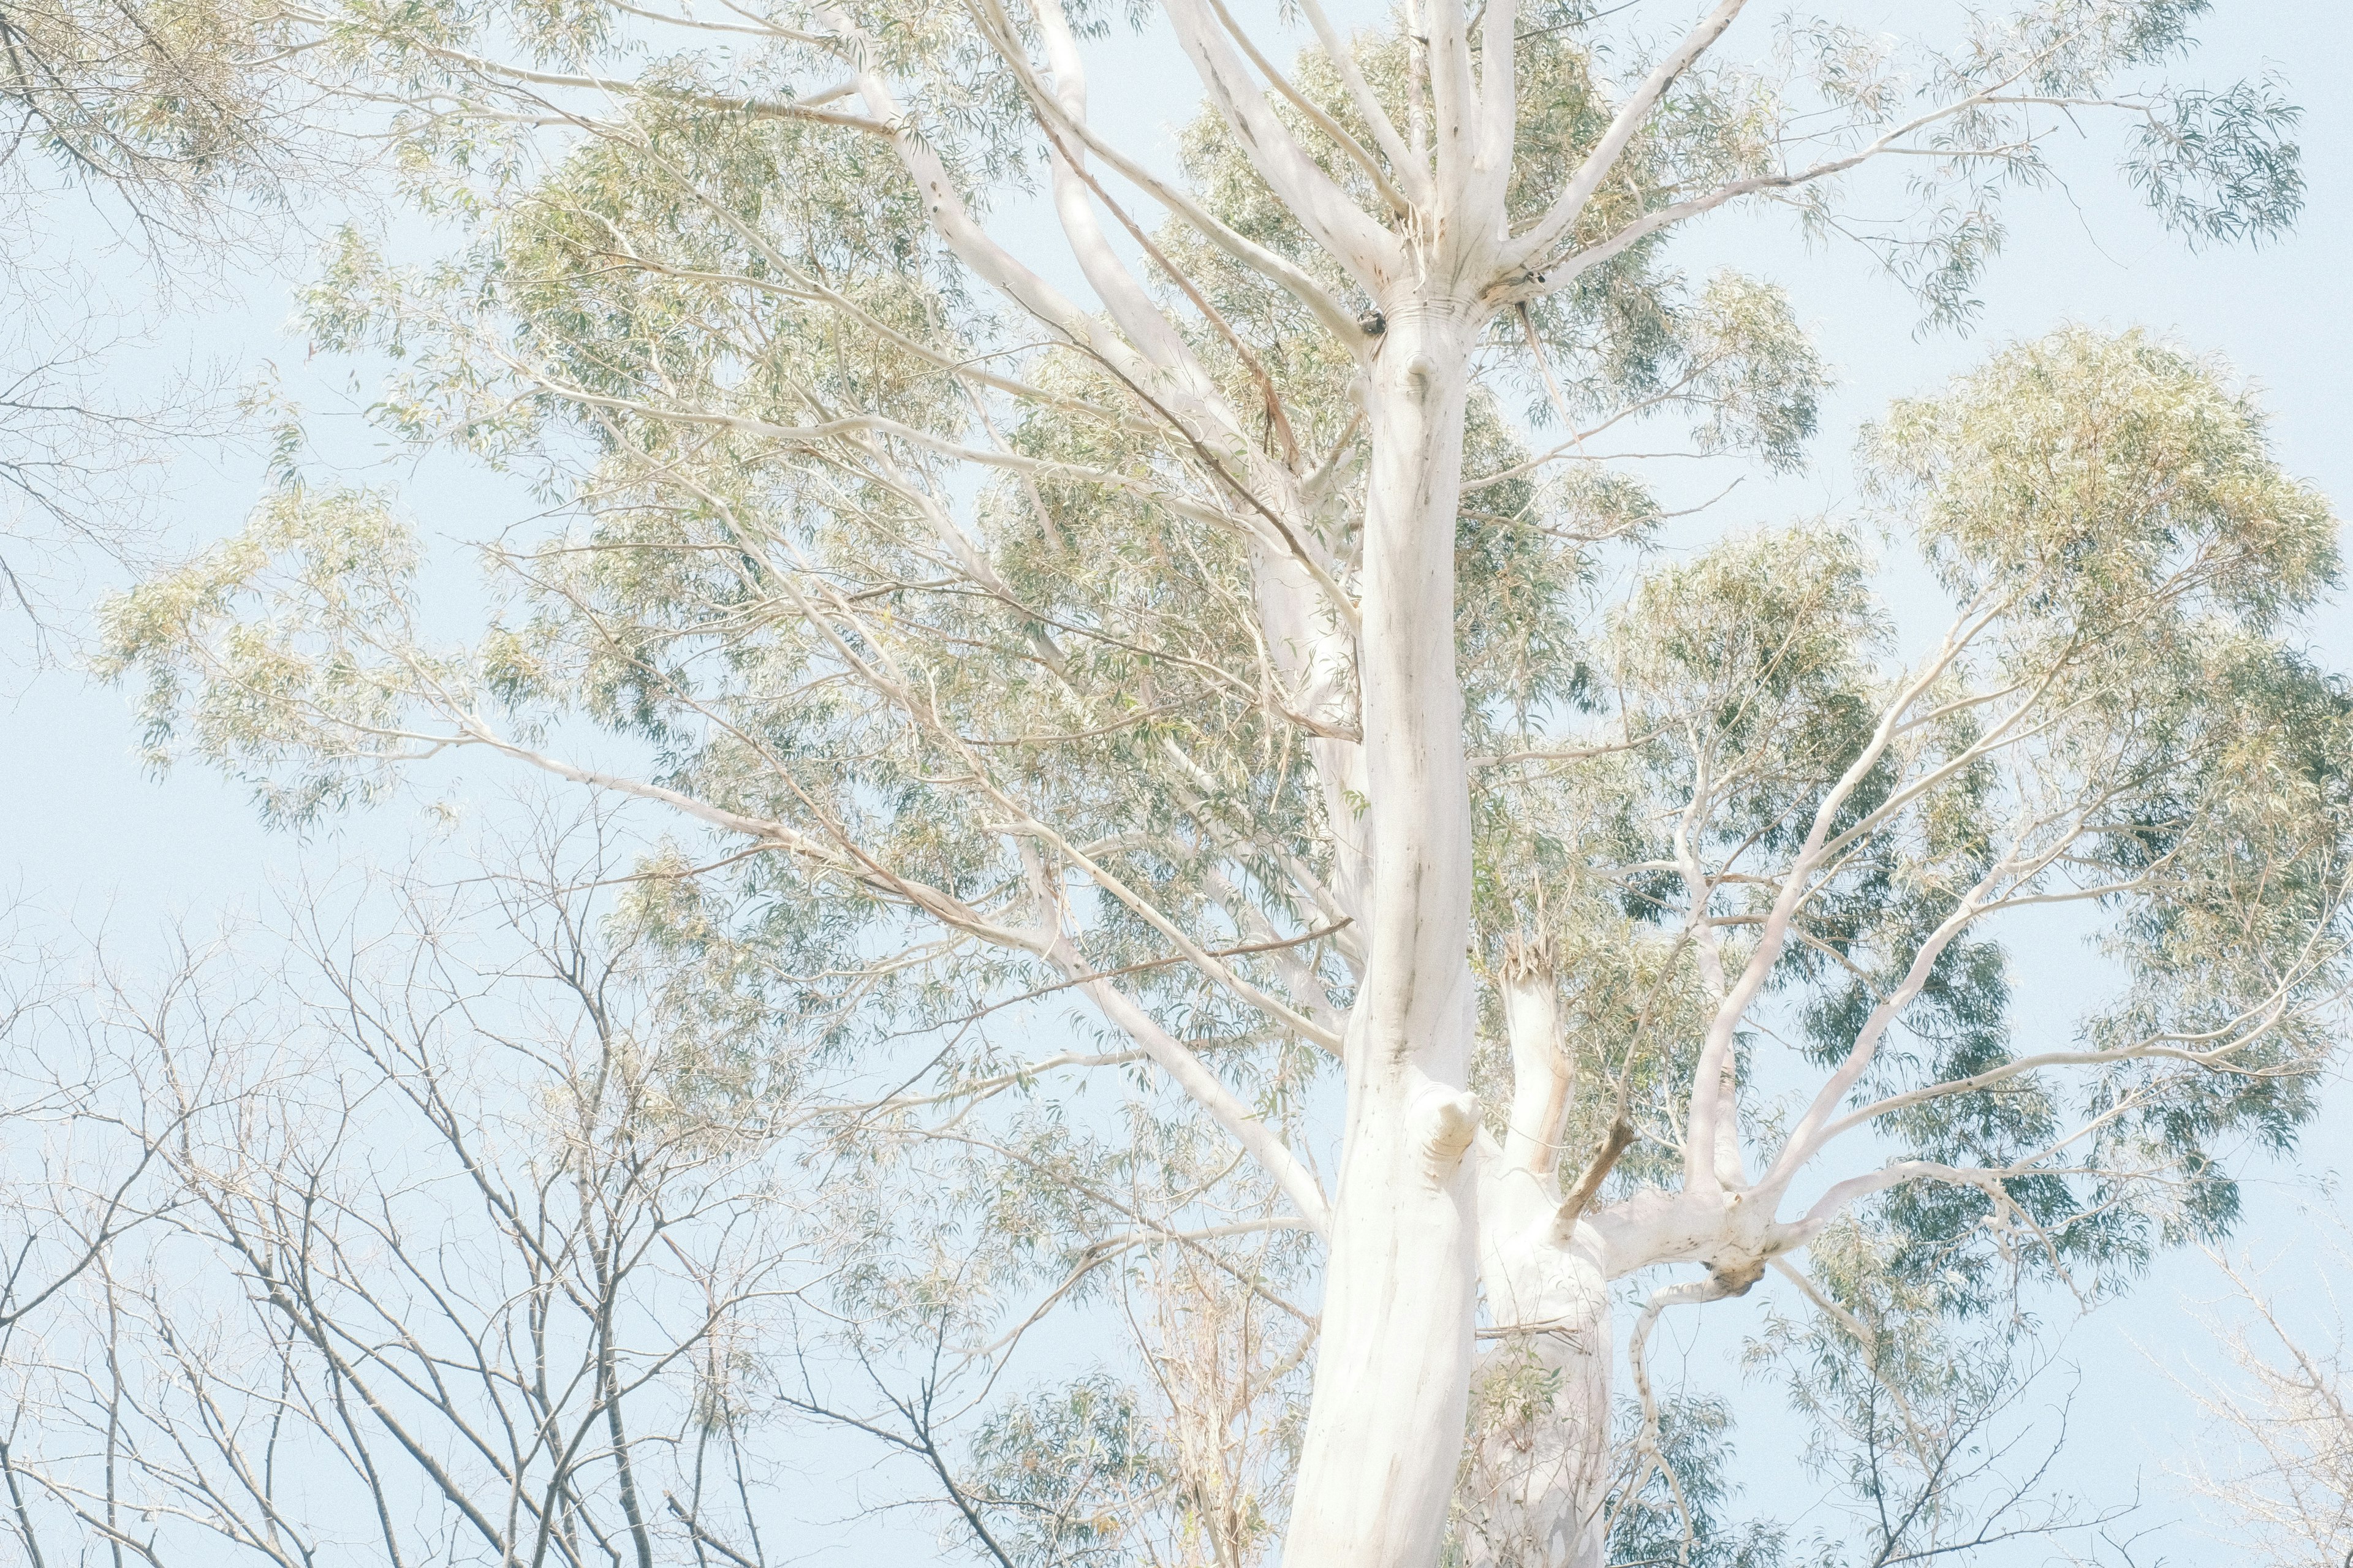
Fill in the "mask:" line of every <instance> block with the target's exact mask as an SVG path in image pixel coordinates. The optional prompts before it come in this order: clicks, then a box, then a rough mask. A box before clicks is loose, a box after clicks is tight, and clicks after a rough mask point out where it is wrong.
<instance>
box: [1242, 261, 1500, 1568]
mask: <svg viewBox="0 0 2353 1568" xmlns="http://www.w3.org/2000/svg"><path fill="white" fill-rule="evenodd" d="M1475 335H1476V324H1475V321H1474V319H1473V317H1472V313H1471V312H1470V311H1468V310H1448V309H1444V308H1440V307H1431V306H1423V305H1412V306H1402V307H1398V308H1396V309H1394V310H1391V312H1390V314H1389V318H1388V325H1387V331H1386V333H1385V334H1384V336H1383V338H1382V339H1381V342H1380V348H1379V353H1377V355H1376V356H1375V358H1374V362H1373V366H1372V370H1371V373H1370V375H1369V378H1368V384H1367V387H1366V405H1367V406H1366V422H1367V430H1368V434H1369V436H1370V437H1371V443H1372V468H1371V473H1370V477H1369V493H1368V495H1367V499H1366V512H1365V553H1364V575H1363V580H1362V581H1363V605H1362V608H1363V644H1362V648H1361V653H1360V662H1359V666H1358V668H1359V669H1360V670H1361V672H1362V677H1361V679H1362V700H1363V726H1364V747H1365V776H1366V786H1367V788H1366V793H1367V795H1368V800H1367V803H1366V810H1365V820H1364V827H1365V828H1366V837H1367V838H1368V840H1369V847H1370V849H1371V853H1372V888H1371V893H1372V896H1371V899H1370V900H1369V903H1370V909H1369V915H1370V920H1369V924H1370V928H1371V929H1370V935H1369V941H1368V943H1367V953H1366V968H1365V976H1364V983H1363V984H1362V985H1361V986H1360V987H1359V989H1358V992H1357V997H1356V1006H1355V1008H1354V1010H1353V1012H1352V1014H1351V1017H1350V1021H1349V1026H1348V1035H1347V1041H1346V1066H1347V1087H1348V1103H1347V1124H1346V1133H1345V1145H1344V1148H1343V1151H1342V1154H1341V1167H1340V1181H1339V1187H1338V1192H1337V1195H1336V1199H1335V1205H1334V1208H1333V1214H1332V1249H1331V1258H1330V1265H1329V1270H1328V1274H1327V1279H1326V1285H1325V1290H1324V1312H1323V1321H1322V1331H1321V1333H1320V1335H1319V1339H1318V1344H1317V1350H1316V1366H1315V1385H1314V1403H1313V1405H1312V1406H1311V1408H1310V1411H1309V1415H1308V1424H1307V1435H1306V1441H1305V1446H1304V1449H1303V1453H1302V1455H1301V1458H1300V1470H1299V1484H1298V1489H1297V1491H1296V1492H1295V1494H1294V1496H1293V1506H1292V1521H1291V1530H1290V1534H1289V1537H1288V1539H1287V1540H1286V1542H1285V1543H1284V1547H1283V1554H1282V1561H1283V1564H1284V1568H1430V1565H1431V1564H1433V1563H1436V1562H1437V1559H1438V1553H1439V1549H1440V1543H1441V1542H1442V1541H1443V1539H1444V1536H1445V1531H1446V1520H1447V1509H1448V1503H1449V1500H1450V1499H1451V1495H1452V1492H1453V1489H1454V1479H1455V1468H1456V1464H1457V1461H1458V1459H1459V1458H1460V1456H1461V1438H1462V1432H1463V1417H1464V1413H1465V1406H1466V1403H1467V1400H1468V1396H1469V1388H1470V1377H1471V1350H1472V1310H1473V1303H1474V1300H1475V1292H1476V1269H1477V1261H1476V1235H1477V1195H1476V1191H1475V1187H1474V1183H1473V1179H1472V1171H1471V1169H1470V1168H1469V1163H1468V1162H1466V1161H1465V1160H1464V1159H1463V1157H1462V1156H1463V1152H1464V1151H1465V1150H1466V1149H1467V1148H1468V1146H1469V1144H1470V1142H1471V1138H1472V1133H1473V1132H1474V1131H1475V1130H1476V1126H1477V1109H1476V1105H1475V1103H1474V1102H1473V1101H1472V1100H1471V1098H1470V1096H1469V1093H1468V1090H1467V1085H1468V1082H1469V1074H1470V1056H1471V1036H1472V1002H1473V998H1472V984H1471V972H1470V964H1469V960H1468V956H1467V948H1468V942H1469V938H1470V919H1471V827H1470V791H1469V783H1468V779H1467V776H1466V773H1465V767H1464V762H1463V754H1462V696H1461V687H1460V685H1459V683H1458V681H1457V679H1456V676H1455V668H1454V526H1455V515H1456V510H1457V506H1458V503H1459V497H1460V491H1461V478H1462V420H1463V410H1464V405H1465V402H1466V398H1467V391H1468V383H1469V360H1470V350H1471V346H1472V342H1473V341H1474V338H1475Z"/></svg>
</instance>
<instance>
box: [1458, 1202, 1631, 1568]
mask: <svg viewBox="0 0 2353 1568" xmlns="http://www.w3.org/2000/svg"><path fill="white" fill-rule="evenodd" d="M1499 1164H1500V1162H1493V1161H1491V1162H1489V1165H1490V1168H1491V1170H1493V1171H1494V1173H1493V1174H1492V1175H1491V1176H1489V1177H1488V1179H1486V1180H1485V1181H1482V1184H1481V1193H1480V1202H1481V1213H1480V1223H1481V1226H1482V1231H1483V1232H1484V1234H1483V1235H1482V1238H1481V1247H1480V1277H1481V1279H1482V1281H1483V1282H1484V1283H1485V1286H1486V1294H1487V1311H1488V1316H1489V1317H1490V1318H1491V1319H1493V1322H1494V1324H1495V1327H1496V1329H1497V1330H1498V1331H1514V1330H1516V1331H1517V1332H1499V1333H1498V1336H1497V1338H1496V1340H1495V1344H1494V1348H1493V1350H1491V1351H1490V1352H1488V1353H1487V1355H1486V1357H1485V1358H1484V1360H1483V1361H1482V1363H1480V1367H1479V1374H1478V1377H1477V1379H1476V1381H1475V1383H1474V1385H1473V1397H1474V1399H1475V1402H1476V1403H1475V1405H1474V1409H1473V1415H1472V1449H1471V1455H1470V1463H1469V1465H1468V1466H1467V1467H1466V1468H1465V1472H1464V1476H1463V1483H1462V1489H1461V1505H1462V1507H1461V1519H1460V1521H1459V1529H1460V1533H1461V1545H1462V1561H1463V1562H1464V1563H1466V1564H1468V1565H1469V1568H1601V1563H1602V1562H1603V1547H1604V1545H1605V1542H1604V1540H1603V1531H1602V1507H1603V1503H1604V1500H1605V1497H1606V1493H1607V1491H1608V1489H1609V1358H1610V1336H1609V1280H1608V1278H1607V1276H1606V1274H1605V1271H1604V1268H1603V1258H1602V1246H1601V1239H1600V1237H1599V1236H1598V1235H1597V1234H1596V1233H1595V1231H1594V1229H1593V1227H1592V1226H1587V1225H1578V1226H1577V1227H1576V1230H1575V1234H1574V1235H1573V1236H1572V1237H1571V1238H1570V1239H1569V1240H1568V1242H1567V1245H1566V1246H1563V1245H1560V1244H1559V1243H1558V1241H1557V1240H1556V1233H1555V1221H1556V1215H1557V1213H1558V1208H1559V1202H1560V1200H1559V1197H1558V1195H1557V1194H1556V1192H1555V1191H1554V1190H1553V1187H1552V1184H1551V1183H1549V1182H1548V1181H1546V1180H1544V1179H1543V1178H1542V1177H1540V1176H1538V1175H1537V1174H1535V1173H1533V1172H1530V1171H1527V1170H1525V1169H1522V1168H1519V1167H1514V1166H1502V1168H1500V1169H1495V1167H1496V1166H1498V1165H1499Z"/></svg>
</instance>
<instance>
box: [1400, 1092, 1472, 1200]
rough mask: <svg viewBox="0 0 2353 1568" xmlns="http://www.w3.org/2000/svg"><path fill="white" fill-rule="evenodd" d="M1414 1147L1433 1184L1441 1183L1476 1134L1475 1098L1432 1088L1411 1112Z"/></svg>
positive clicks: (1451, 1173)
mask: <svg viewBox="0 0 2353 1568" xmlns="http://www.w3.org/2000/svg"><path fill="white" fill-rule="evenodd" d="M1412 1125H1413V1134H1414V1145H1415V1147H1416V1149H1417V1150H1419V1152H1420V1154H1421V1163H1422V1166H1423V1168H1424V1169H1425V1170H1427V1171H1428V1172H1429V1173H1430V1179H1431V1180H1432V1181H1434V1182H1440V1183H1443V1182H1445V1181H1446V1180H1447V1178H1449V1177H1450V1176H1451V1175H1453V1174H1454V1170H1455V1167H1456V1166H1458V1165H1460V1164H1461V1163H1462V1154H1463V1151H1465V1150H1467V1149H1469V1148H1470V1147H1471V1140H1472V1138H1474V1137H1476V1136H1477V1135H1478V1132H1479V1097H1478V1096H1477V1095H1475V1094H1472V1093H1471V1092H1470V1091H1469V1090H1468V1089H1462V1090H1457V1091H1455V1092H1453V1093H1449V1092H1447V1091H1446V1090H1445V1089H1437V1088H1432V1089H1427V1090H1425V1091H1424V1092H1423V1094H1422V1095H1421V1097H1420V1099H1419V1102H1418V1103H1417V1104H1416V1105H1415V1106H1414V1109H1413V1122H1412Z"/></svg>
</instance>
